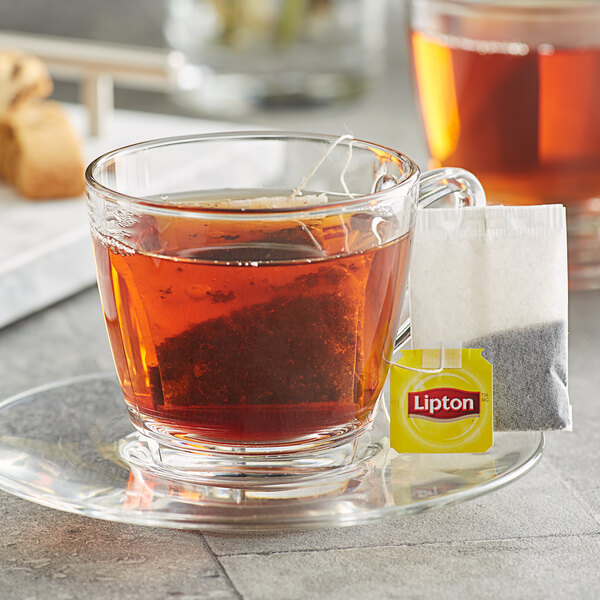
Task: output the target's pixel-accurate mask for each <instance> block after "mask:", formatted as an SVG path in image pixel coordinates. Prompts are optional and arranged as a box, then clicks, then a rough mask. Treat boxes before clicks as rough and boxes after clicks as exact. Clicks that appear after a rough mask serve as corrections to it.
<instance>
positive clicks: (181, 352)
mask: <svg viewBox="0 0 600 600" xmlns="http://www.w3.org/2000/svg"><path fill="white" fill-rule="evenodd" d="M365 225H366V226H365ZM134 235H135V240H134V241H135V244H134V245H135V246H137V248H138V250H137V251H136V252H135V253H132V254H125V253H120V252H118V251H115V249H111V248H110V247H109V246H110V240H108V243H107V240H106V239H105V240H103V241H102V242H101V241H100V240H99V239H97V238H96V239H95V240H94V246H95V256H96V264H97V270H98V278H99V286H100V291H101V295H102V303H103V307H104V313H105V318H106V323H107V327H108V332H109V337H110V342H111V347H112V351H113V355H114V359H115V363H116V367H117V371H118V374H119V378H120V380H121V384H122V388H123V391H124V395H125V399H126V401H127V403H128V404H129V406H130V407H131V408H132V409H133V410H136V411H139V413H140V414H141V416H142V418H147V417H150V418H152V419H154V420H156V421H158V422H160V423H165V424H167V425H168V426H169V427H171V428H173V427H175V428H177V429H178V430H179V431H181V432H183V433H184V434H186V433H191V434H193V435H194V436H196V438H200V439H202V440H207V441H209V442H215V443H217V442H218V443H223V444H239V443H240V442H244V443H248V444H269V443H273V444H276V443H279V442H283V441H286V442H289V441H295V440H300V441H301V440H303V439H306V438H309V437H311V436H312V437H314V436H315V434H319V432H321V433H322V434H323V435H326V433H327V432H331V431H332V430H335V429H336V428H337V429H340V430H343V429H344V428H346V429H353V428H356V427H359V426H360V425H361V424H362V423H364V422H365V420H366V419H368V418H369V416H370V414H371V413H372V411H373V408H374V405H375V403H376V401H377V398H378V396H379V394H380V392H381V388H382V386H383V383H384V380H385V377H386V375H387V371H388V367H387V365H386V362H385V360H384V357H389V356H390V353H391V348H392V342H393V335H394V332H395V330H396V327H397V321H398V303H399V295H400V292H401V290H402V289H403V283H404V282H403V273H404V272H405V266H406V258H407V250H408V242H407V239H406V237H403V238H400V239H398V240H396V241H392V242H390V243H387V244H385V245H383V246H375V247H373V243H374V240H373V239H371V238H372V230H371V228H370V225H369V224H368V223H365V222H364V220H363V219H362V218H361V216H360V215H359V216H352V217H348V218H340V217H339V216H338V217H332V218H324V219H321V220H314V221H312V222H310V223H308V224H306V223H304V224H302V225H300V224H299V223H298V222H292V221H291V222H286V223H277V224H256V223H254V224H239V223H233V222H219V221H213V222H198V221H195V222H189V221H188V222H184V221H183V220H181V221H178V220H177V219H175V218H170V217H169V218H167V217H164V218H162V217H161V218H160V219H158V218H147V219H146V221H145V222H144V223H143V224H139V225H137V226H136V227H135V232H134ZM348 248H357V250H356V251H350V252H348V251H346V250H347V249H348Z"/></svg>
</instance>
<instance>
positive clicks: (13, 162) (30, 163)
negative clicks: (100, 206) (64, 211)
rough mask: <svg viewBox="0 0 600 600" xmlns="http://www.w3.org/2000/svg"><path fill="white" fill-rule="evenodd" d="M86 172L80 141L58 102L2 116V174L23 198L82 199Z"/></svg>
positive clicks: (20, 108) (29, 106)
mask: <svg viewBox="0 0 600 600" xmlns="http://www.w3.org/2000/svg"><path fill="white" fill-rule="evenodd" d="M83 170H84V165H83V159H82V156H81V151H80V146H79V140H78V138H77V135H76V133H75V131H74V130H73V128H72V127H71V124H70V123H69V121H68V119H67V117H66V115H65V113H64V111H63V109H62V108H61V106H60V105H59V104H57V103H56V102H52V101H38V102H27V103H23V104H22V105H20V106H18V107H16V108H13V109H11V110H8V111H7V112H5V113H4V115H2V116H0V175H1V176H2V178H3V179H5V180H6V181H8V182H9V183H11V184H12V185H14V186H15V187H16V189H17V190H18V192H19V193H20V194H21V195H23V196H25V197H27V198H37V199H40V198H62V197H71V196H79V195H80V194H82V193H83V191H84V188H85V186H84V178H83Z"/></svg>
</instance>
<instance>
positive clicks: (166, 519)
mask: <svg viewBox="0 0 600 600" xmlns="http://www.w3.org/2000/svg"><path fill="white" fill-rule="evenodd" d="M388 432H389V425H388V422H387V419H386V416H385V414H384V412H383V411H379V414H378V416H377V418H376V419H375V423H374V426H373V428H372V429H371V430H370V431H368V432H367V433H365V434H363V435H362V436H361V437H360V438H359V440H358V443H357V448H356V453H355V456H354V459H353V460H352V462H351V463H350V464H348V465H346V466H343V467H339V468H332V469H330V470H327V471H325V472H320V473H316V474H315V473H313V474H309V475H305V476H297V477H291V478H287V477H281V476H275V477H269V476H264V475H263V476H262V477H259V478H256V477H251V478H248V477H245V476H243V474H241V473H240V478H239V480H235V479H233V480H232V478H228V479H227V480H226V481H224V480H220V479H218V478H217V479H211V478H207V477H205V478H197V477H189V478H187V477H185V476H180V477H175V478H173V477H169V478H168V477H166V476H165V475H164V473H163V472H161V470H160V469H152V468H147V463H146V462H145V461H144V460H137V459H136V457H138V458H139V457H143V456H146V455H147V454H148V453H149V452H150V451H151V444H152V442H150V441H148V440H147V439H146V438H144V437H142V436H141V435H140V434H138V433H137V432H135V431H134V428H133V426H132V425H131V423H130V420H129V416H128V414H127V410H126V408H125V404H124V402H123V399H122V395H121V390H120V388H119V385H118V382H117V380H116V378H115V377H114V375H112V374H93V375H87V376H82V377H76V378H73V379H69V380H65V381H62V382H58V383H55V384H51V385H46V386H43V387H39V388H36V389H34V390H30V391H28V392H25V393H23V394H20V395H18V396H15V397H13V398H10V399H8V400H6V401H4V402H2V403H1V404H0V488H1V489H3V490H5V491H7V492H10V493H11V494H14V495H16V496H19V497H21V498H25V499H27V500H31V501H33V502H37V503H39V504H43V505H45V506H49V507H52V508H57V509H60V510H65V511H69V512H73V513H77V514H82V515H87V516H89V517H96V518H100V519H107V520H112V521H122V522H126V523H135V524H139V525H152V526H161V527H173V528H177V529H186V528H187V529H205V530H217V531H219V530H220V531H231V532H237V533H239V532H242V531H252V530H268V529H271V530H282V529H303V528H309V527H333V526H344V525H357V524H360V523H365V522H368V521H374V520H380V519H393V518H398V517H402V516H405V515H409V514H413V513H418V512H422V511H425V510H430V509H433V508H438V507H442V506H445V505H449V504H456V503H458V502H462V501H465V500H469V499H471V498H475V497H477V496H480V495H482V494H485V493H488V492H491V491H494V490H496V489H498V488H500V487H502V486H504V485H506V484H508V483H510V482H511V481H514V480H515V479H517V478H518V477H520V476H522V475H524V474H525V473H527V472H528V471H529V470H531V469H532V468H533V467H534V466H535V465H536V464H537V463H538V461H539V460H540V458H541V456H542V451H543V446H544V438H543V435H542V434H541V433H538V432H527V433H521V432H518V433H497V434H496V436H495V443H494V446H493V448H492V449H491V450H490V451H488V452H486V453H485V454H437V455H425V454H398V453H397V452H395V451H394V450H391V449H390V448H389V439H388ZM124 457H127V460H128V461H129V462H126V460H125V458H124Z"/></svg>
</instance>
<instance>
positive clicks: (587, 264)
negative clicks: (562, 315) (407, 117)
mask: <svg viewBox="0 0 600 600" xmlns="http://www.w3.org/2000/svg"><path fill="white" fill-rule="evenodd" d="M410 28H411V47H412V62H413V66H414V74H415V81H416V89H417V93H418V101H419V105H420V109H421V113H422V116H423V122H424V125H425V133H426V136H427V141H428V145H429V150H430V155H431V166H432V167H440V166H461V167H464V168H466V169H468V170H469V171H471V172H473V173H474V174H475V175H476V176H477V177H478V178H479V179H480V181H481V182H482V184H483V186H484V188H485V191H486V195H487V198H488V203H490V204H509V205H510V204H546V203H562V204H564V205H565V206H566V207H567V222H568V245H569V280H570V285H571V287H574V288H591V287H598V286H600V104H599V102H598V98H599V97H600V35H599V32H600V2H597V1H594V0H554V1H547V0H486V1H484V0H444V1H440V0H411V16H410Z"/></svg>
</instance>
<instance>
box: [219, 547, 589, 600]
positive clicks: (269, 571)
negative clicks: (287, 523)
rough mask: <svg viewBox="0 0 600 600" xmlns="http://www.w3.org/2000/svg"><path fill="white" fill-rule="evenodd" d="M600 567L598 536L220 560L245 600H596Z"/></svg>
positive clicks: (276, 554) (283, 554) (290, 553)
mask: <svg viewBox="0 0 600 600" xmlns="http://www.w3.org/2000/svg"><path fill="white" fill-rule="evenodd" d="M599 561H600V537H599V536H578V537H568V538H562V537H561V538H557V537H553V536H550V537H542V538H535V539H527V540H516V539H511V540H501V541H482V542H467V543H442V544H440V543H430V544H420V545H405V546H397V547H394V546H391V547H378V548H356V549H350V550H340V551H337V552H327V551H317V552H282V553H275V554H270V555H266V556H264V555H245V556H227V557H223V558H222V559H221V562H222V563H223V565H224V566H225V570H226V571H227V574H228V575H229V577H230V578H231V581H232V582H233V584H234V585H235V586H236V588H237V589H238V590H239V591H240V593H241V594H242V596H243V597H244V598H245V600H259V599H260V600H275V599H277V600H305V599H306V598H316V597H318V598H330V599H332V600H333V599H338V598H339V599H340V600H364V599H365V598H382V599H383V598H404V599H417V598H419V599H420V598H423V599H430V598H443V599H444V600H453V599H457V600H462V599H464V598H511V599H512V598H515V599H516V598H519V599H521V598H522V599H530V598H531V599H539V598H597V597H598V591H599V590H600V571H599V570H598V563H599ZM558 566H560V568H557V567H558ZM266 581H269V582H274V581H276V582H277V585H276V586H275V585H266V583H265V582H266Z"/></svg>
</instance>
